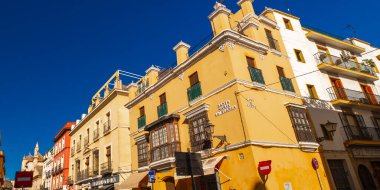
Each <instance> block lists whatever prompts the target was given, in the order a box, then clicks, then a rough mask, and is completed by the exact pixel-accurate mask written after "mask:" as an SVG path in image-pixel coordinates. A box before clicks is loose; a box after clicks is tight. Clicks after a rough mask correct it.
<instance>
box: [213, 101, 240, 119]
mask: <svg viewBox="0 0 380 190" xmlns="http://www.w3.org/2000/svg"><path fill="white" fill-rule="evenodd" d="M234 109H236V105H231V101H230V100H226V101H224V102H222V103H220V104H218V112H216V113H215V116H216V117H217V116H220V115H223V114H225V113H227V112H230V111H232V110H234Z"/></svg>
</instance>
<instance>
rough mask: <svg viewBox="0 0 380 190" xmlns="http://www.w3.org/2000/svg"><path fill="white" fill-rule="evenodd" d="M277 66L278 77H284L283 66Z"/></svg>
mask: <svg viewBox="0 0 380 190" xmlns="http://www.w3.org/2000/svg"><path fill="white" fill-rule="evenodd" d="M276 67H277V72H278V75H279V76H280V77H285V73H284V68H282V67H280V66H276Z"/></svg>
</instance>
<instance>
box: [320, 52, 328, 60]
mask: <svg viewBox="0 0 380 190" xmlns="http://www.w3.org/2000/svg"><path fill="white" fill-rule="evenodd" d="M326 58H327V55H326V54H324V53H323V54H319V60H320V61H321V62H324V61H325V59H326Z"/></svg>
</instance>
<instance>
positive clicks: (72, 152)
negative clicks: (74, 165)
mask: <svg viewBox="0 0 380 190" xmlns="http://www.w3.org/2000/svg"><path fill="white" fill-rule="evenodd" d="M74 154H75V147H71V156H74Z"/></svg>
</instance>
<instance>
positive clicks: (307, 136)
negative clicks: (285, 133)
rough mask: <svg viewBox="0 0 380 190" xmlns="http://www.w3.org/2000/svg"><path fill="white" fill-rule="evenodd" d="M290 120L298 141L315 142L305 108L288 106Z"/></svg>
mask: <svg viewBox="0 0 380 190" xmlns="http://www.w3.org/2000/svg"><path fill="white" fill-rule="evenodd" d="M288 112H289V116H290V120H291V121H292V125H293V129H294V132H295V133H296V136H297V139H298V141H299V142H315V138H314V135H313V133H312V131H311V126H310V123H309V119H308V117H307V113H306V109H303V108H298V107H294V106H288Z"/></svg>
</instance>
